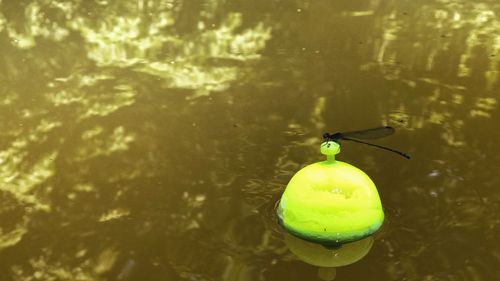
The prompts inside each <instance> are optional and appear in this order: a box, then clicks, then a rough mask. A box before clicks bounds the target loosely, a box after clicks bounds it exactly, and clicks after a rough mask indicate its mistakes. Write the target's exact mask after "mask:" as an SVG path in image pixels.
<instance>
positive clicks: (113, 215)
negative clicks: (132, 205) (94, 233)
mask: <svg viewBox="0 0 500 281" xmlns="http://www.w3.org/2000/svg"><path fill="white" fill-rule="evenodd" d="M128 215H130V210H127V209H123V208H117V209H113V210H110V211H108V212H106V213H104V214H102V215H101V217H100V218H99V222H106V221H111V220H116V219H119V218H123V217H126V216H128Z"/></svg>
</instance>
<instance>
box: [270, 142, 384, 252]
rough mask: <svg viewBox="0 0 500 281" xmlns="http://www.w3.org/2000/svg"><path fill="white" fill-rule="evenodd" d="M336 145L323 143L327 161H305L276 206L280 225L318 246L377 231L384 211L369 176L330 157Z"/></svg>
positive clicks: (347, 240) (338, 148) (332, 155)
mask: <svg viewBox="0 0 500 281" xmlns="http://www.w3.org/2000/svg"><path fill="white" fill-rule="evenodd" d="M339 152H340V145H339V144H338V143H336V142H334V141H328V142H324V143H323V144H322V145H321V153H322V154H325V155H327V160H326V161H323V162H318V163H314V164H311V165H308V166H306V167H304V168H303V169H301V170H300V171H298V172H297V173H296V174H295V175H294V176H293V177H292V179H291V180H290V182H289V183H288V185H287V187H286V189H285V192H284V193H283V195H282V197H281V200H280V203H279V206H278V210H277V212H278V217H279V219H280V223H281V225H282V226H283V227H284V228H285V229H286V230H288V231H289V232H290V233H292V234H293V235H296V236H298V237H300V238H303V239H305V240H309V241H312V242H318V243H323V244H342V243H347V242H351V241H357V240H360V239H362V238H365V237H367V236H370V235H371V234H373V233H374V232H376V231H377V230H378V229H379V228H380V226H381V225H382V222H383V221H384V212H383V210H382V204H381V202H380V198H379V195H378V192H377V188H376V187H375V184H374V183H373V182H372V180H371V179H370V178H369V177H368V176H367V175H366V174H365V173H364V172H363V171H361V170H360V169H358V168H356V167H354V166H352V165H350V164H347V163H344V162H341V161H337V160H335V155H336V154H338V153H339Z"/></svg>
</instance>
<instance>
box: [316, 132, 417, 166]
mask: <svg viewBox="0 0 500 281" xmlns="http://www.w3.org/2000/svg"><path fill="white" fill-rule="evenodd" d="M395 131H396V130H395V129H394V128H393V127H390V126H382V127H377V128H371V129H365V130H359V131H350V132H337V133H334V134H330V133H324V134H323V139H324V141H325V144H326V145H329V144H328V142H329V141H334V142H336V143H338V144H340V140H348V141H353V142H357V143H362V144H366V145H369V146H374V147H377V148H381V149H384V150H388V151H391V152H394V153H396V154H399V155H401V156H403V157H404V158H406V159H410V158H411V156H410V155H409V154H407V153H404V152H401V151H399V150H396V149H392V148H389V147H385V146H381V145H378V144H374V143H369V142H365V141H362V140H371V139H379V138H383V137H387V136H389V135H392V134H394V132H395Z"/></svg>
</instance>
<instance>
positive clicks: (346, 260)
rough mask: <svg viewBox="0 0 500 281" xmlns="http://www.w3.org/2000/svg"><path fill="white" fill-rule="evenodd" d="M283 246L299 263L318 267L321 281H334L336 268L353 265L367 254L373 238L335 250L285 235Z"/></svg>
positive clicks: (347, 244)
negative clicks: (285, 246) (284, 245)
mask: <svg viewBox="0 0 500 281" xmlns="http://www.w3.org/2000/svg"><path fill="white" fill-rule="evenodd" d="M285 244H286V245H287V246H288V249H289V250H290V251H291V252H292V253H293V254H294V255H295V256H297V258H299V259H300V260H301V261H303V262H305V263H308V264H310V265H314V266H318V267H319V269H318V276H319V278H320V279H321V280H325V281H326V280H328V281H330V280H334V279H335V276H336V269H335V268H336V267H339V266H346V265H349V264H353V263H355V262H357V261H359V260H360V259H362V258H363V257H364V256H366V254H368V252H369V251H370V249H371V248H372V245H373V237H372V236H368V237H366V238H363V239H361V240H358V241H355V242H351V243H346V244H342V245H340V246H338V247H337V248H326V247H325V246H323V245H321V244H317V243H313V242H308V241H305V240H302V239H300V238H297V237H295V236H293V235H291V234H288V233H287V234H286V236H285Z"/></svg>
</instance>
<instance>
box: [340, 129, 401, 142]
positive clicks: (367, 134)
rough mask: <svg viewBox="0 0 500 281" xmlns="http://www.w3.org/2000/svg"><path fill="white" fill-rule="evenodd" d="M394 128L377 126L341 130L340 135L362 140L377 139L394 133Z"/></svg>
mask: <svg viewBox="0 0 500 281" xmlns="http://www.w3.org/2000/svg"><path fill="white" fill-rule="evenodd" d="M394 132H395V130H394V128H393V127H390V126H383V127H377V128H372V129H366V130H359V131H351V132H342V136H343V137H346V138H356V139H362V140H369V139H378V138H383V137H387V136H389V135H392V134H394Z"/></svg>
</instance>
